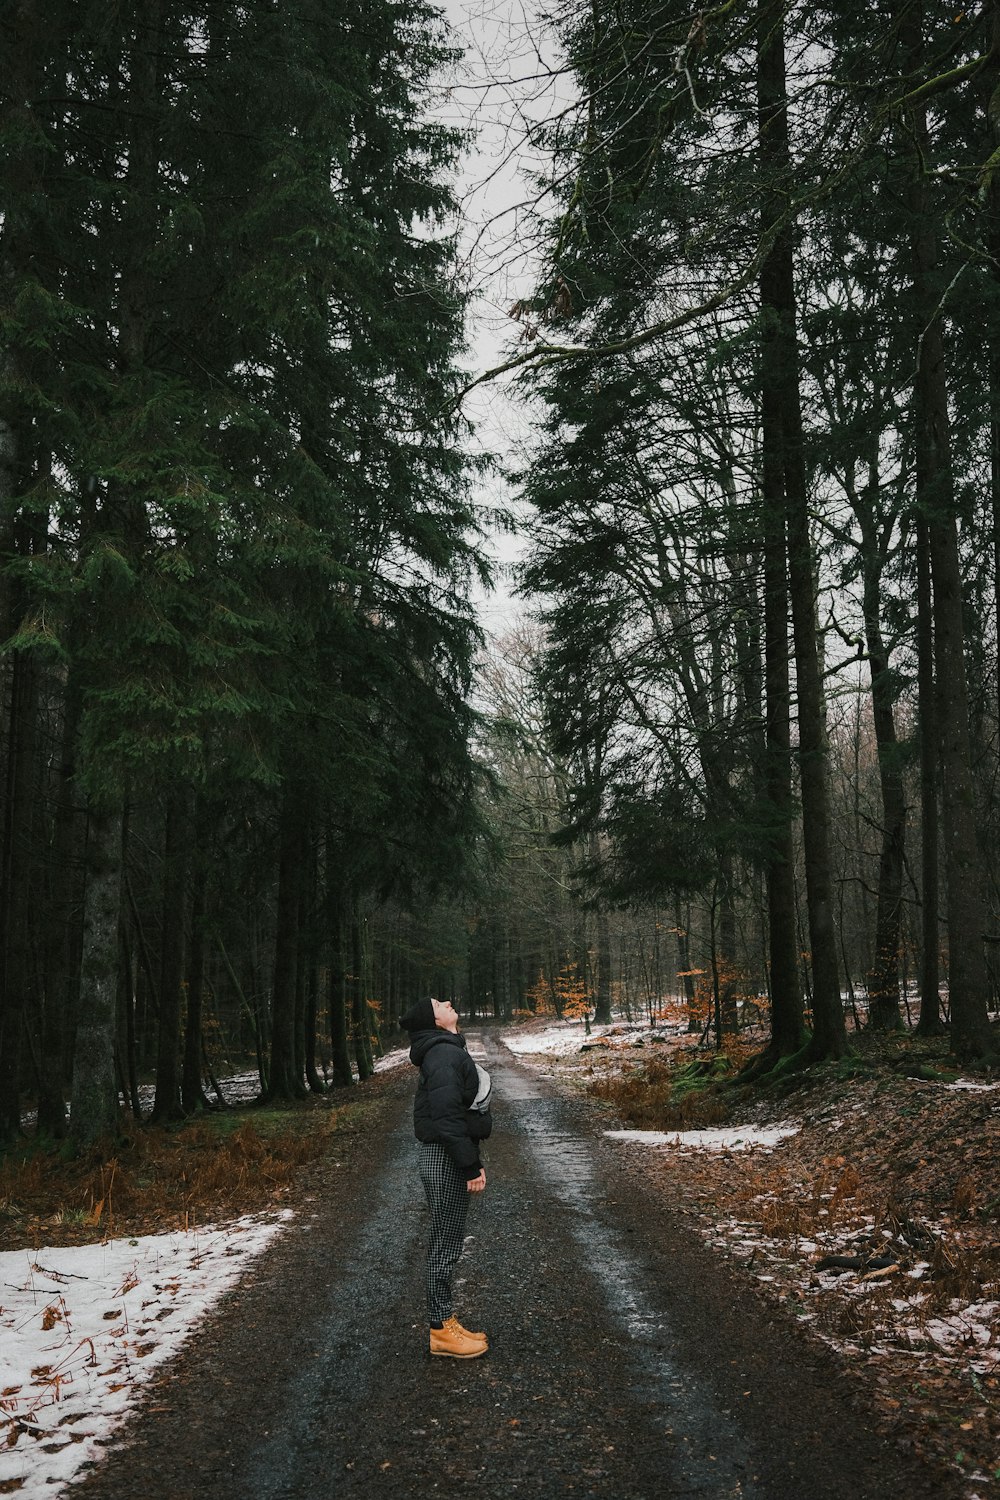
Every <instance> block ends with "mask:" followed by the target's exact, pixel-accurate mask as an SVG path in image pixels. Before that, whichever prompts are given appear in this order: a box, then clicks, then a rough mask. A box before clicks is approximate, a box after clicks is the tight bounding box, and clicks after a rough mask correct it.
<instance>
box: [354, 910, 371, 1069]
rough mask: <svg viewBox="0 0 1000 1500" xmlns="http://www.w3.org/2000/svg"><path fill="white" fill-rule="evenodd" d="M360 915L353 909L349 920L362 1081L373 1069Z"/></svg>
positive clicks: (356, 1051)
mask: <svg viewBox="0 0 1000 1500" xmlns="http://www.w3.org/2000/svg"><path fill="white" fill-rule="evenodd" d="M361 921H362V919H361V916H360V915H359V913H358V912H357V910H355V912H354V915H353V918H352V920H351V971H352V972H351V1029H352V1031H353V1033H354V1057H355V1061H356V1063H357V1067H358V1078H359V1080H360V1081H361V1082H362V1083H363V1082H364V1081H365V1079H366V1078H371V1076H372V1074H373V1073H374V1071H375V1065H374V1063H373V1062H372V1048H371V1031H370V1028H371V1019H370V1017H369V1015H368V1003H367V999H366V996H365V953H364V934H363V931H362V926H361Z"/></svg>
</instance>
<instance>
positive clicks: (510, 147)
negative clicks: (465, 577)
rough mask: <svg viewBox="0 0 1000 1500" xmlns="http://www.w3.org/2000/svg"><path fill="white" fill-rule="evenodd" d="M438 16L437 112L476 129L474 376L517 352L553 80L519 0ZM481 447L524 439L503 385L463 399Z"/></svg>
mask: <svg viewBox="0 0 1000 1500" xmlns="http://www.w3.org/2000/svg"><path fill="white" fill-rule="evenodd" d="M444 12H445V15H446V16H447V18H448V20H449V22H450V24H451V26H452V28H453V30H454V36H455V41H456V44H457V45H458V46H460V47H462V48H463V49H464V57H463V60H462V62H461V63H460V64H459V65H458V66H457V67H456V68H455V70H454V72H453V73H452V74H451V75H450V76H449V77H448V78H447V79H446V80H445V83H446V92H445V94H444V97H443V99H442V101H441V105H440V115H441V118H442V119H444V120H446V121H447V122H448V123H449V124H452V125H455V126H457V127H458V128H460V129H462V130H464V131H472V132H473V133H474V141H473V142H472V143H471V144H470V147H469V149H468V151H467V152H466V154H465V156H464V158H463V162H462V171H461V176H460V180H459V183H458V195H459V198H460V200H461V204H462V213H463V230H462V253H463V256H464V258H465V262H466V269H467V274H468V278H469V284H470V287H471V289H472V292H473V300H472V305H471V311H470V315H469V324H468V329H469V342H470V349H469V356H468V361H467V363H468V366H469V368H470V370H472V371H474V372H475V373H476V374H479V373H481V372H482V371H483V370H485V369H489V368H490V367H492V366H493V365H496V364H498V363H499V362H500V361H501V360H502V359H503V358H504V357H505V356H509V355H510V353H511V352H513V351H514V349H515V346H516V340H517V332H518V329H517V325H516V324H515V323H514V322H513V321H512V320H511V319H510V317H509V316H508V309H509V308H510V307H511V305H512V304H513V303H514V302H515V301H516V300H517V299H518V298H519V297H523V296H526V295H527V294H528V293H530V291H531V289H532V281H533V275H532V263H531V247H530V227H529V213H528V210H527V208H526V204H527V203H528V201H529V200H530V199H531V198H532V197H533V195H534V191H535V190H534V189H533V187H532V184H531V181H530V172H531V168H532V166H533V165H534V164H535V163H536V162H537V157H535V156H534V154H533V152H532V150H531V148H530V144H529V139H528V137H529V129H530V125H531V124H532V123H534V122H537V121H538V120H540V119H544V118H547V117H549V115H550V114H551V112H552V109H553V105H554V101H555V99H556V96H557V88H558V85H557V84H555V83H553V81H552V80H551V79H550V78H549V77H548V76H547V75H548V72H549V69H550V67H551V65H552V57H553V54H552V48H551V43H549V42H546V40H545V36H544V32H543V28H542V26H541V24H540V23H539V21H538V20H537V17H536V14H535V8H534V7H531V8H526V7H525V6H524V5H521V4H518V3H517V0H445V3H444ZM465 410H466V412H467V414H468V415H469V417H470V418H471V419H472V420H473V421H474V422H475V424H476V426H477V429H478V433H479V439H480V442H481V444H482V446H483V447H484V448H485V449H487V450H488V451H492V452H494V453H496V454H497V455H498V457H499V458H500V460H501V462H505V463H506V462H515V463H516V461H517V456H518V454H519V453H520V452H522V451H523V449H524V444H525V442H526V439H527V436H528V431H529V427H528V419H527V416H526V413H525V411H524V408H523V405H522V403H520V402H517V401H515V400H513V399H511V397H510V396H509V395H508V394H507V392H506V383H505V382H500V381H498V382H491V383H489V384H488V385H484V386H479V387H478V388H477V389H476V390H475V391H473V392H471V393H470V395H469V396H468V397H467V398H466V406H465ZM481 498H482V499H483V501H484V502H485V503H497V502H504V503H506V502H509V500H510V496H509V495H508V494H507V493H506V492H505V491H504V489H503V486H502V482H501V480H500V479H499V477H498V476H495V477H493V478H489V479H487V480H486V481H485V483H484V486H483V489H482V492H481ZM519 550H520V549H519V544H518V543H517V541H516V540H515V539H514V538H511V537H509V536H497V537H495V539H494V542H493V551H494V554H495V556H496V557H497V558H498V559H499V561H500V562H501V564H502V565H508V564H510V563H511V562H512V561H513V560H515V559H516V557H517V556H518V555H519ZM478 602H479V611H480V616H481V618H482V621H483V624H484V626H485V627H486V629H487V630H489V631H492V632H500V631H502V630H503V629H504V628H505V625H507V624H508V623H509V622H510V621H511V620H512V618H513V616H514V614H515V613H516V612H517V611H518V610H519V609H522V608H523V607H524V606H523V603H520V602H519V601H514V600H512V598H511V594H510V588H509V585H505V584H504V582H503V580H501V581H500V586H499V587H498V589H497V591H496V592H495V593H494V594H492V595H490V596H488V597H486V598H481V599H480V600H479V601H478Z"/></svg>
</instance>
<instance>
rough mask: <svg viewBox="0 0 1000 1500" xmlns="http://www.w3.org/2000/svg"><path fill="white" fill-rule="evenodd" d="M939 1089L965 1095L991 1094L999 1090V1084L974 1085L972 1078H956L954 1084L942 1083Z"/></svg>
mask: <svg viewBox="0 0 1000 1500" xmlns="http://www.w3.org/2000/svg"><path fill="white" fill-rule="evenodd" d="M940 1087H941V1088H943V1089H952V1090H958V1091H962V1092H964V1093H967V1094H992V1093H993V1091H994V1089H1000V1083H976V1082H975V1080H974V1079H972V1078H956V1079H955V1082H954V1083H942V1084H941V1085H940Z"/></svg>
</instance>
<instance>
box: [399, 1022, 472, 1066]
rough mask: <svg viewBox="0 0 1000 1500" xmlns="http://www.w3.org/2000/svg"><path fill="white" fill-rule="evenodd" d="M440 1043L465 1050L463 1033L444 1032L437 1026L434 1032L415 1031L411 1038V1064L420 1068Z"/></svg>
mask: <svg viewBox="0 0 1000 1500" xmlns="http://www.w3.org/2000/svg"><path fill="white" fill-rule="evenodd" d="M438 1042H445V1043H447V1044H448V1045H450V1046H452V1047H461V1048H462V1049H463V1051H464V1050H465V1037H464V1036H462V1035H461V1033H458V1034H456V1033H455V1032H451V1031H442V1030H441V1027H440V1026H435V1028H434V1030H433V1031H415V1032H414V1033H413V1035H412V1037H411V1038H410V1062H411V1063H412V1064H413V1066H414V1067H415V1068H419V1067H420V1065H421V1064H422V1062H423V1060H424V1058H425V1057H426V1056H427V1053H428V1052H429V1051H430V1049H431V1047H433V1046H435V1045H436V1044H437V1043H438Z"/></svg>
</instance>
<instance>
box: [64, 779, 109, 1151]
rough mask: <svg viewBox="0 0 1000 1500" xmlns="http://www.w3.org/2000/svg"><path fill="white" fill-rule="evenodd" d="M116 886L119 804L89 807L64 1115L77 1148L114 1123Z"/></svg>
mask: <svg viewBox="0 0 1000 1500" xmlns="http://www.w3.org/2000/svg"><path fill="white" fill-rule="evenodd" d="M121 886H122V808H121V803H120V802H119V803H117V804H110V805H108V804H105V805H104V806H100V805H99V804H97V803H92V804H91V807H90V810H89V818H88V830H87V887H86V894H85V897H84V911H83V955H82V961H81V965H80V1004H79V1012H78V1017H77V1027H76V1044H75V1047H74V1051H73V1106H72V1112H71V1115H70V1139H71V1140H72V1141H73V1142H74V1144H75V1145H77V1146H88V1145H90V1144H92V1143H93V1142H94V1141H97V1140H100V1139H101V1138H102V1137H105V1136H109V1135H111V1134H112V1133H113V1132H114V1131H115V1129H116V1127H117V1124H118V1082H117V1078H116V1076H115V1032H116V1020H117V1004H116V1001H117V993H118V923H119V918H120V913H121Z"/></svg>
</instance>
